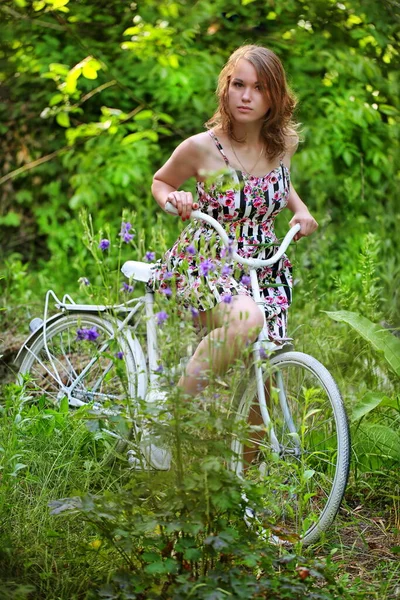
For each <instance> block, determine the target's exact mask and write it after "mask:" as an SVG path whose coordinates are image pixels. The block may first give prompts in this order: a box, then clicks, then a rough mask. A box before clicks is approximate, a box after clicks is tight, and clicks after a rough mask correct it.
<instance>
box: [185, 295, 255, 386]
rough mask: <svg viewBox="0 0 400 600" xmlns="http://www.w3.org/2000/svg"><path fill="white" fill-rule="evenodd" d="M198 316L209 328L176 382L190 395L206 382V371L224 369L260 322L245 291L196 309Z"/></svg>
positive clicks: (218, 372)
mask: <svg viewBox="0 0 400 600" xmlns="http://www.w3.org/2000/svg"><path fill="white" fill-rule="evenodd" d="M200 319H201V323H202V325H207V326H208V328H209V329H211V331H210V333H209V334H208V335H206V336H205V337H204V338H203V339H202V341H201V342H200V344H199V345H198V347H197V349H196V351H195V353H194V355H193V356H192V358H191V359H190V361H189V363H188V365H187V367H186V371H185V374H184V375H183V376H182V377H181V379H180V380H179V383H178V385H179V387H181V388H182V389H183V391H184V392H186V393H187V394H189V395H191V396H195V395H196V394H198V393H199V392H201V391H202V390H203V389H204V388H205V387H206V386H207V385H208V373H209V372H210V371H211V372H213V373H215V374H223V373H225V372H226V371H227V369H228V367H229V366H230V365H231V364H232V362H233V361H234V360H235V359H236V358H238V357H239V356H240V355H241V353H242V352H243V350H244V349H245V347H246V345H247V344H248V342H253V341H254V340H255V339H256V338H257V336H258V334H259V333H260V331H261V330H262V328H263V325H264V317H263V315H262V313H261V311H260V309H259V307H258V306H257V304H256V303H255V302H254V300H253V299H252V298H250V296H245V295H238V296H233V298H232V301H231V303H230V304H225V303H224V302H221V303H220V304H218V305H217V306H215V307H214V308H213V309H212V310H210V311H207V312H205V313H200Z"/></svg>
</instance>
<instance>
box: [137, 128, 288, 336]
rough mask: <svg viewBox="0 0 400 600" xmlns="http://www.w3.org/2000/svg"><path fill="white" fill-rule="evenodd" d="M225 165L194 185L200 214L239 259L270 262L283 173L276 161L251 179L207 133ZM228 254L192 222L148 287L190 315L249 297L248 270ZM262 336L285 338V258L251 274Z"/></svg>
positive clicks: (284, 186)
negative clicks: (223, 233)
mask: <svg viewBox="0 0 400 600" xmlns="http://www.w3.org/2000/svg"><path fill="white" fill-rule="evenodd" d="M208 133H209V134H210V136H211V137H212V139H213V140H214V142H215V144H216V146H217V148H218V150H219V151H220V153H221V154H222V157H223V159H224V161H225V165H226V167H225V169H224V171H223V172H220V173H218V174H216V175H215V176H214V178H213V179H212V180H210V181H206V182H197V186H196V190H197V195H198V203H199V206H200V210H201V211H202V212H204V213H207V214H209V215H210V216H212V217H214V219H216V220H217V221H218V222H219V223H220V224H222V226H223V227H224V228H225V230H226V231H227V233H228V235H229V237H230V238H231V239H232V243H233V244H234V247H235V248H236V249H237V252H238V254H239V255H240V256H243V257H246V258H252V257H254V258H255V257H257V258H261V259H267V258H270V257H271V256H272V255H273V254H274V253H275V251H276V245H277V243H278V240H277V237H276V235H275V233H274V221H275V217H276V215H277V214H278V213H279V212H280V211H281V210H282V209H283V208H284V207H285V206H286V204H287V199H288V196H289V191H290V175H289V170H288V169H287V167H286V166H285V165H284V164H283V162H282V161H280V164H279V167H276V168H275V169H273V170H272V171H270V172H269V173H267V174H266V175H264V176H263V177H254V176H252V175H249V174H248V173H246V172H243V171H236V170H235V169H233V167H231V166H230V164H229V161H228V159H227V157H226V154H225V152H224V149H223V148H222V146H221V144H220V142H219V141H218V139H217V137H216V136H215V134H214V132H213V131H212V130H209V132H208ZM229 254H230V252H229V249H227V248H226V247H225V246H224V244H223V243H222V242H221V241H220V240H219V239H218V234H217V233H216V232H215V230H214V229H213V228H212V227H211V226H210V225H208V224H207V223H204V222H201V221H197V220H193V221H191V222H190V224H189V225H188V226H187V227H186V228H185V229H184V230H183V231H182V233H181V235H180V236H179V238H178V239H177V241H176V242H175V244H174V245H173V246H172V248H170V249H169V250H168V251H167V252H166V253H165V255H164V256H163V258H162V259H161V260H160V261H158V263H156V264H155V266H154V269H153V276H152V279H151V280H150V282H149V284H150V286H151V287H152V288H153V289H155V290H156V291H157V292H160V293H164V294H166V295H167V296H169V295H172V294H173V295H174V296H175V297H176V299H177V301H178V302H180V303H182V304H183V305H184V306H185V307H187V308H188V309H189V308H191V309H192V312H193V313H194V314H195V313H196V312H197V310H199V311H206V310H209V309H211V308H213V307H214V306H216V305H217V304H218V303H219V302H227V303H229V302H230V301H231V298H232V296H235V295H237V294H245V295H247V296H251V295H252V292H251V285H250V277H249V276H248V267H246V266H244V265H239V264H238V263H234V262H233V261H231V260H230V257H229ZM257 275H258V281H259V284H260V293H261V297H262V298H263V300H264V311H265V317H266V322H267V332H268V336H269V338H270V339H271V340H273V341H280V340H282V339H284V338H285V337H286V325H287V310H288V307H289V305H290V303H291V297H292V266H291V263H290V261H289V260H288V258H287V257H286V255H283V256H282V258H281V259H280V260H279V261H278V262H277V263H276V264H274V265H272V266H270V267H262V268H260V269H257Z"/></svg>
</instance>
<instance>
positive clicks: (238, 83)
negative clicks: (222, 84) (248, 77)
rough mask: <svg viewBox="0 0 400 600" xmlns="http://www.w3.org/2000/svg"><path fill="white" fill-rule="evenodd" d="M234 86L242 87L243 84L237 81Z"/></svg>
mask: <svg viewBox="0 0 400 600" xmlns="http://www.w3.org/2000/svg"><path fill="white" fill-rule="evenodd" d="M233 85H234V86H235V87H242V84H241V83H240V82H239V81H235V82H234V84H233Z"/></svg>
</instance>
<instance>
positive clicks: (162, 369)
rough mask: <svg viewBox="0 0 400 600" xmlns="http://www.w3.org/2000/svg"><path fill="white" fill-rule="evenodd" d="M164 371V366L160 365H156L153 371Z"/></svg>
mask: <svg viewBox="0 0 400 600" xmlns="http://www.w3.org/2000/svg"><path fill="white" fill-rule="evenodd" d="M163 371H164V367H163V366H162V365H158V367H157V369H156V370H155V371H154V372H155V373H162V372H163Z"/></svg>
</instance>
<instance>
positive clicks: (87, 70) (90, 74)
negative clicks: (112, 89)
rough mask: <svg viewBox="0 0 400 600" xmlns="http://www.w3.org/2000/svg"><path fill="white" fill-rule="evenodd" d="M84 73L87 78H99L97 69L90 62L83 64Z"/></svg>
mask: <svg viewBox="0 0 400 600" xmlns="http://www.w3.org/2000/svg"><path fill="white" fill-rule="evenodd" d="M82 75H83V76H84V77H86V79H97V71H96V69H94V68H93V66H92V65H91V64H90V63H87V64H86V65H84V66H83V69H82Z"/></svg>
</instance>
